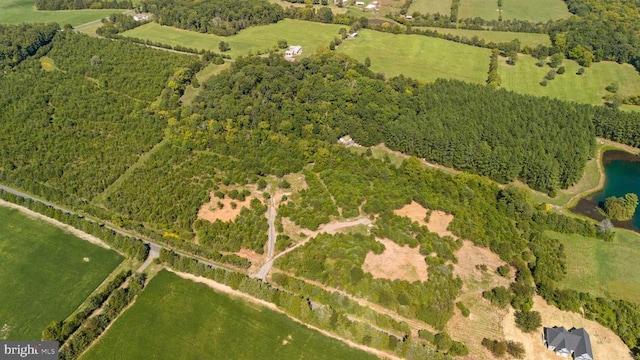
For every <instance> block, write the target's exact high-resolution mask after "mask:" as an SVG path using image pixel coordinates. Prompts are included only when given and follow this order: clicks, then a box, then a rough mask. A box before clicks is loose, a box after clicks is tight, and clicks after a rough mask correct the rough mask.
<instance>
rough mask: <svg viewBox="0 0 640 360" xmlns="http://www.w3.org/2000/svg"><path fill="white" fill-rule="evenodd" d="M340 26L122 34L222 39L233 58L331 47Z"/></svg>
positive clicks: (184, 41) (209, 44)
mask: <svg viewBox="0 0 640 360" xmlns="http://www.w3.org/2000/svg"><path fill="white" fill-rule="evenodd" d="M341 27H345V26H341V25H331V24H320V23H314V22H308V21H300V20H290V19H285V20H282V21H280V22H278V23H277V24H271V25H266V26H255V27H250V28H248V29H245V30H242V31H241V32H240V33H238V34H236V35H233V36H228V37H222V36H217V35H213V34H201V33H197V32H193V31H187V30H182V29H176V28H173V27H168V26H160V25H159V24H157V23H149V24H146V25H143V26H140V27H137V28H135V29H133V30H129V31H126V32H124V33H123V35H124V36H130V37H135V38H140V39H145V40H147V39H148V40H151V41H155V42H160V43H164V44H169V45H174V46H175V45H181V46H186V47H191V48H196V49H205V50H213V51H215V52H219V49H218V44H219V43H220V41H226V42H227V43H229V46H230V47H231V50H230V51H229V52H227V54H229V55H231V56H232V57H237V56H239V55H247V54H248V53H249V52H253V53H256V52H258V51H268V50H272V49H273V48H274V46H276V45H277V43H278V40H287V42H288V44H289V45H301V46H302V48H303V53H302V55H301V56H309V55H310V54H313V53H315V51H316V48H317V47H318V46H320V45H323V46H327V47H328V46H329V42H330V41H331V40H332V39H333V38H334V37H336V36H338V30H340V28H341ZM346 27H347V28H348V26H346ZM487 66H488V65H487Z"/></svg>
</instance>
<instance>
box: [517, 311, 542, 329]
mask: <svg viewBox="0 0 640 360" xmlns="http://www.w3.org/2000/svg"><path fill="white" fill-rule="evenodd" d="M516 326H518V328H520V330H522V331H524V332H533V331H536V330H537V329H538V328H539V327H540V326H542V317H541V316H540V313H539V312H537V311H516Z"/></svg>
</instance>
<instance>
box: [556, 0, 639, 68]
mask: <svg viewBox="0 0 640 360" xmlns="http://www.w3.org/2000/svg"><path fill="white" fill-rule="evenodd" d="M565 2H566V3H567V6H568V8H569V11H570V12H571V13H573V14H575V15H576V16H575V17H572V18H569V19H568V20H565V21H562V22H560V23H559V24H558V25H557V26H554V27H553V29H552V30H551V32H550V34H551V39H552V41H553V43H554V45H555V46H556V47H557V48H558V49H559V50H560V51H561V52H563V53H565V54H566V55H567V56H568V57H569V58H572V59H575V60H577V61H578V62H580V63H584V62H585V61H587V60H588V59H592V60H595V61H602V60H612V61H617V62H619V63H630V64H632V65H634V66H635V67H636V68H640V27H639V25H638V21H637V20H638V17H639V16H640V10H639V8H638V6H639V5H640V2H638V1H625V0H611V1H602V0H565Z"/></svg>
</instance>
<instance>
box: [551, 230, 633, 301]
mask: <svg viewBox="0 0 640 360" xmlns="http://www.w3.org/2000/svg"><path fill="white" fill-rule="evenodd" d="M616 231H617V232H616V236H615V239H614V241H613V242H604V241H602V240H599V239H595V238H587V237H583V236H580V235H576V234H572V235H565V234H560V233H555V232H547V233H546V234H547V235H549V236H551V237H552V238H554V239H558V240H559V241H560V242H561V243H562V244H563V245H564V251H565V254H567V276H566V278H565V279H564V280H563V281H562V283H561V284H560V286H562V287H565V288H570V289H575V290H579V291H584V292H589V293H592V294H594V295H599V296H603V295H610V296H611V297H613V298H618V299H624V300H630V301H635V302H638V301H640V263H638V258H640V241H639V240H640V236H639V235H638V234H637V233H634V232H632V231H628V230H616Z"/></svg>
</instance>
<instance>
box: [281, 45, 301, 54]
mask: <svg viewBox="0 0 640 360" xmlns="http://www.w3.org/2000/svg"><path fill="white" fill-rule="evenodd" d="M300 54H302V46H300V45H292V46H289V50H287V51H285V52H284V56H295V55H300Z"/></svg>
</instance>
